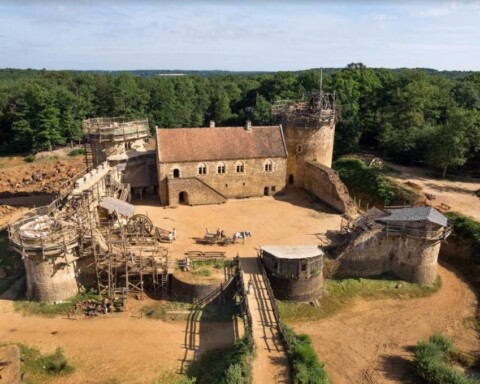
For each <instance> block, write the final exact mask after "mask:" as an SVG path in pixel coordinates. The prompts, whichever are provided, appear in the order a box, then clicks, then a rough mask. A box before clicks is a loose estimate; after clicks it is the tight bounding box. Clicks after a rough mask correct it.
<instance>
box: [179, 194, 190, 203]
mask: <svg viewBox="0 0 480 384" xmlns="http://www.w3.org/2000/svg"><path fill="white" fill-rule="evenodd" d="M178 202H179V203H180V204H188V193H187V192H185V191H182V192H180V193H179V194H178Z"/></svg>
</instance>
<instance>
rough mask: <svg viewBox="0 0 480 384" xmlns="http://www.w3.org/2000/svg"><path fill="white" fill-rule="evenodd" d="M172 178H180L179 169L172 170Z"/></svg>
mask: <svg viewBox="0 0 480 384" xmlns="http://www.w3.org/2000/svg"><path fill="white" fill-rule="evenodd" d="M173 177H174V178H178V177H180V169H178V168H175V169H174V170H173Z"/></svg>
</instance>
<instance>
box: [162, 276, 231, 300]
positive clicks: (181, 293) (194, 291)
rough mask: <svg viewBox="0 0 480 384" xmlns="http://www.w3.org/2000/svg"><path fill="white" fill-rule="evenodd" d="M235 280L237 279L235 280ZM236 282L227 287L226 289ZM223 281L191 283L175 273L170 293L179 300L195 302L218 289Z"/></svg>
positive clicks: (171, 278)
mask: <svg viewBox="0 0 480 384" xmlns="http://www.w3.org/2000/svg"><path fill="white" fill-rule="evenodd" d="M233 282H235V280H233ZM234 285H235V284H233V285H231V286H229V287H228V288H226V291H228V289H230V288H231V287H232V286H233V287H234ZM220 286H221V283H215V284H191V283H187V282H185V281H182V280H180V279H179V278H178V277H176V276H175V275H174V274H172V275H171V276H170V294H171V295H172V296H173V297H175V298H176V299H177V300H180V301H186V302H188V303H193V301H194V300H201V299H203V298H204V297H207V296H208V295H209V294H211V293H212V292H213V291H215V290H216V289H218V288H219V287H220Z"/></svg>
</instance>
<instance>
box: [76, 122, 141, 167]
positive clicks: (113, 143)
mask: <svg viewBox="0 0 480 384" xmlns="http://www.w3.org/2000/svg"><path fill="white" fill-rule="evenodd" d="M82 128H83V133H84V135H85V138H86V139H87V140H88V142H89V143H90V146H91V150H92V160H93V166H94V167H96V166H97V165H99V164H102V163H103V162H105V161H106V160H107V158H108V157H112V158H113V159H114V160H117V161H118V160H125V161H126V160H127V156H126V151H128V150H130V149H137V150H140V149H142V148H143V147H144V144H145V140H146V139H147V138H148V137H149V136H150V131H149V126H148V120H147V119H145V120H130V121H127V120H125V119H123V118H121V117H97V118H94V119H88V120H85V121H83V123H82Z"/></svg>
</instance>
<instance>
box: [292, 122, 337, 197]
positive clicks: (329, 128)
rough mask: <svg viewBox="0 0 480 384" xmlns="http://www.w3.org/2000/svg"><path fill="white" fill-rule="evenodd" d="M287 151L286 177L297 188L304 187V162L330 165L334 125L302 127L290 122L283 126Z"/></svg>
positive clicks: (305, 176)
mask: <svg viewBox="0 0 480 384" xmlns="http://www.w3.org/2000/svg"><path fill="white" fill-rule="evenodd" d="M284 133H285V141H286V144H287V151H288V165H287V173H286V175H287V179H288V180H289V181H291V179H292V177H293V183H291V184H293V185H294V186H296V187H298V188H305V181H306V178H307V175H306V174H305V163H306V162H308V161H311V162H316V163H319V164H322V165H324V166H326V167H329V168H330V167H331V166H332V157H333V142H334V137H335V125H333V124H332V125H328V124H327V125H325V126H323V127H321V128H309V127H306V128H303V127H298V126H294V125H290V124H286V125H285V126H284Z"/></svg>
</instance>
